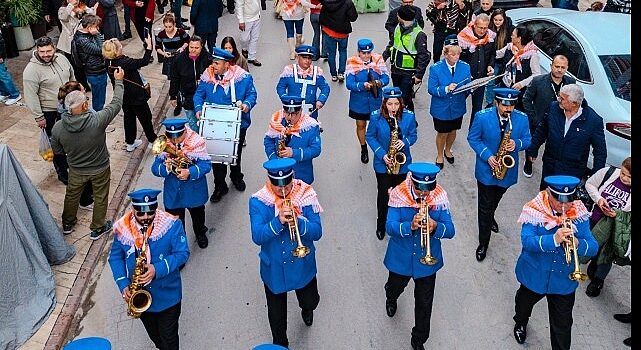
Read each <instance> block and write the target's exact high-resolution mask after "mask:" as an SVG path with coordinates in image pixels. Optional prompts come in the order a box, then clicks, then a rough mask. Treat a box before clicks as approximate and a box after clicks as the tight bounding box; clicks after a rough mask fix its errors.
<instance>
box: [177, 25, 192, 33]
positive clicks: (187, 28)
mask: <svg viewBox="0 0 641 350" xmlns="http://www.w3.org/2000/svg"><path fill="white" fill-rule="evenodd" d="M178 28H180V29H182V30H184V31H186V32H188V31H189V30H190V29H191V27H190V26H189V25H188V24H184V23H183V24H181V25H179V26H178Z"/></svg>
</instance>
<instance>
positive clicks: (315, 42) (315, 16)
mask: <svg viewBox="0 0 641 350" xmlns="http://www.w3.org/2000/svg"><path fill="white" fill-rule="evenodd" d="M319 18H320V14H319V13H310V14H309V21H310V22H311V23H312V28H313V29H314V38H313V39H312V46H313V47H314V48H315V49H316V57H315V58H316V59H318V57H327V52H325V45H323V51H321V40H320V39H321V35H322V33H323V32H322V31H321V28H320V21H319Z"/></svg>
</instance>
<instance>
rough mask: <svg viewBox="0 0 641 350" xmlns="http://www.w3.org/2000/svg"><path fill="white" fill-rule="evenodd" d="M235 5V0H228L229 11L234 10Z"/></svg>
mask: <svg viewBox="0 0 641 350" xmlns="http://www.w3.org/2000/svg"><path fill="white" fill-rule="evenodd" d="M235 5H236V4H235V3H234V0H227V10H228V11H229V12H232V11H234V8H235Z"/></svg>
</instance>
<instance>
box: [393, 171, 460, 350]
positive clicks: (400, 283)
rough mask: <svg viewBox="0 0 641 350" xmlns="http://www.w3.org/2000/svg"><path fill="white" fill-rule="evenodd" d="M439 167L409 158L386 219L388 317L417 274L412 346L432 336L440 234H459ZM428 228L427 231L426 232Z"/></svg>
mask: <svg viewBox="0 0 641 350" xmlns="http://www.w3.org/2000/svg"><path fill="white" fill-rule="evenodd" d="M439 170H440V168H439V167H438V166H436V165H435V164H431V163H413V164H410V166H409V173H408V175H407V178H406V179H405V181H403V182H402V183H401V184H400V185H398V186H396V187H394V188H393V189H392V190H391V191H390V199H389V212H388V214H387V224H386V229H387V233H388V234H389V236H390V240H389V243H388V245H387V252H386V253H385V261H384V263H385V267H387V269H388V270H389V277H388V278H387V283H385V296H386V297H387V300H386V301H385V310H386V312H387V316H389V317H393V316H394V314H396V308H397V303H396V300H397V299H398V297H399V296H400V295H401V293H403V290H404V289H405V287H406V286H407V283H408V282H409V280H410V279H413V280H414V317H415V319H414V328H412V339H411V345H412V349H413V350H425V347H424V346H423V344H424V343H425V342H426V341H427V339H428V338H429V336H430V318H431V317H432V302H433V300H434V287H435V284H436V272H437V271H438V270H440V269H441V268H442V267H443V252H442V251H441V239H444V238H452V237H454V224H453V223H452V217H451V216H450V209H449V208H450V202H449V200H448V198H447V193H446V192H445V190H444V189H443V188H442V187H441V186H440V185H437V184H436V175H437V174H438V172H439ZM422 205H426V206H427V213H424V212H423V211H422V210H420V208H421V206H422ZM426 214H427V216H426ZM423 230H424V231H425V232H426V234H427V235H428V237H422V236H423V235H422V234H421V231H423ZM426 258H430V259H429V260H430V261H428V259H426Z"/></svg>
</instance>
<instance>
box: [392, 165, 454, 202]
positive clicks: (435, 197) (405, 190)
mask: <svg viewBox="0 0 641 350" xmlns="http://www.w3.org/2000/svg"><path fill="white" fill-rule="evenodd" d="M411 182H412V173H411V172H408V173H407V178H405V181H403V182H401V184H400V185H398V186H396V187H394V188H392V189H390V191H389V206H390V207H393V208H403V207H409V208H416V209H418V208H420V207H421V205H420V204H419V203H418V202H417V201H416V199H414V196H413V195H412V183H411ZM426 200H427V205H428V206H429V207H430V208H432V209H434V210H442V209H449V207H450V200H449V199H448V198H447V192H445V190H444V189H443V187H441V185H439V184H436V188H434V189H433V190H432V191H430V193H429V194H428V195H427V198H426Z"/></svg>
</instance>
